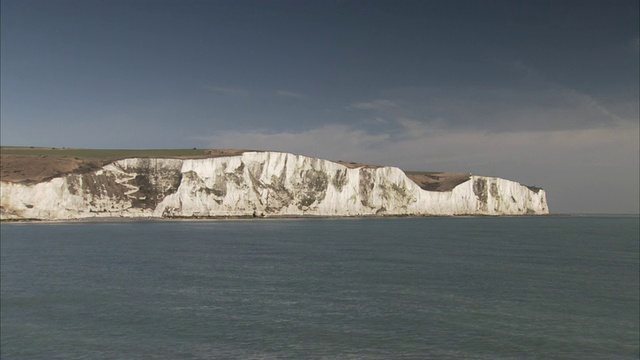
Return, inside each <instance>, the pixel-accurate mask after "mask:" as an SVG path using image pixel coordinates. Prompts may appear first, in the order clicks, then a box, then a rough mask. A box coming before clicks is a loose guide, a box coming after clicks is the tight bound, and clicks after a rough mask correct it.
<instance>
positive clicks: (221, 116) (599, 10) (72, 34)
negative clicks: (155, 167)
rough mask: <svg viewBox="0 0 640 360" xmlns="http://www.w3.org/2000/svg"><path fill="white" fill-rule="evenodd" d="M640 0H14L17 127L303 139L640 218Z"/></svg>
mask: <svg viewBox="0 0 640 360" xmlns="http://www.w3.org/2000/svg"><path fill="white" fill-rule="evenodd" d="M639 3H640V2H639V1H638V0H630V1H629V0H616V1H609V0H606V1H589V0H579V1H545V0H537V1H524V0H523V1H512V0H506V1H489V0H486V1H457V0H451V1H445V0H442V1H436V0H433V1H423V0H419V1H410V0H405V1H354V0H342V1H328V0H317V1H278V0H274V1H263V0H252V1H244V0H227V1H214V0H211V1H195V0H186V1H178V0H175V1H162V0H153V1H141V0H108V1H107V0H102V1H98V0H79V1H67V0H39V1H35V0H2V2H1V12H0V15H1V23H0V24H1V33H0V36H1V42H0V46H1V51H0V56H1V59H0V60H1V62H0V69H1V76H0V85H1V92H0V101H1V112H0V114H1V121H0V130H1V132H0V143H1V144H2V145H3V146H11V145H13V146H17V145H20V146H51V147H75V148H114V149H122V148H125V149H143V148H194V147H196V148H244V149H256V150H274V151H286V152H293V153H296V154H303V155H308V156H313V157H320V158H325V159H331V160H347V161H357V162H364V163H370V164H379V165H389V166H396V167H399V168H401V169H404V170H414V171H420V170H421V171H451V172H465V173H468V172H470V173H474V174H479V175H487V176H497V177H502V178H506V179H510V180H514V181H518V182H521V183H523V184H527V185H535V186H539V187H542V188H544V189H545V191H546V192H547V198H548V203H549V206H550V210H551V212H553V213H634V214H637V213H638V212H639V209H640V205H639V203H640V200H639V199H640V193H639V187H640V185H639V182H640V179H639V173H640V169H639V167H640V166H639V164H640V158H639V152H640V144H639V139H640V127H639V123H640V120H639V118H640V115H639V113H640V111H639V100H638V99H639V97H640V89H639V88H640V85H639V84H640V80H639V79H640V72H639V67H640V66H639V61H640V60H639V28H640V23H639V13H640V10H639Z"/></svg>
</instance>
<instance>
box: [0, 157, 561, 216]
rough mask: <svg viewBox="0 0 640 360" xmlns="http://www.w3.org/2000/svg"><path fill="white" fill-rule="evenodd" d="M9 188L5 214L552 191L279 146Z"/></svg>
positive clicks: (519, 200) (335, 207)
mask: <svg viewBox="0 0 640 360" xmlns="http://www.w3.org/2000/svg"><path fill="white" fill-rule="evenodd" d="M6 166H7V165H6V164H5V165H4V167H5V170H7V169H6ZM76 170H77V169H76ZM3 171H4V170H3ZM0 191H1V201H0V218H1V219H3V220H10V219H15V220H20V219H44V220H64V219H80V218H92V217H156V218H162V217H164V218H181V217H188V218H191V217H195V218H198V217H224V216H305V215H317V216H371V215H375V216H385V215H411V216H426V215H543V214H548V213H549V210H548V207H547V202H546V195H545V192H544V190H542V189H539V188H530V187H527V186H524V185H521V184H519V183H516V182H513V181H509V180H504V179H500V178H495V177H484V176H475V175H469V174H438V173H405V172H403V171H402V170H400V169H398V168H395V167H376V166H362V165H358V164H353V163H346V164H345V163H341V162H333V161H329V160H322V159H317V158H311V157H306V156H301V155H294V154H288V153H279V152H254V151H239V152H236V153H230V154H229V155H223V156H217V157H200V158H155V157H137V158H125V159H119V160H114V161H111V162H108V163H92V165H91V166H84V167H82V168H81V171H73V169H72V170H70V172H68V173H59V174H57V176H54V177H51V178H46V177H45V178H42V179H39V180H38V181H22V182H18V181H8V180H7V179H6V178H5V177H4V176H3V179H2V181H1V182H0Z"/></svg>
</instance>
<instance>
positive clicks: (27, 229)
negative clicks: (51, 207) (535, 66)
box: [0, 216, 640, 359]
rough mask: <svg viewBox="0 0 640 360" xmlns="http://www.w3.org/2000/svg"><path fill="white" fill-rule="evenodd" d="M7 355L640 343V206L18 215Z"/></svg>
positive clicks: (462, 349)
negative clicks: (611, 211)
mask: <svg viewBox="0 0 640 360" xmlns="http://www.w3.org/2000/svg"><path fill="white" fill-rule="evenodd" d="M0 231H1V232H0V235H1V283H0V284H1V318H0V320H1V329H0V330H1V331H0V337H1V344H0V345H1V347H0V355H1V358H2V359H638V356H639V341H640V340H639V336H640V334H639V326H640V325H639V322H640V319H639V316H640V314H639V302H640V294H639V281H640V279H639V276H640V275H639V271H640V270H639V261H640V260H639V246H640V243H639V236H640V235H639V234H640V229H639V218H638V217H637V216H631V217H571V216H568V217H506V218H492V217H479V218H475V217H469V218H385V219H304V220H302V219H291V220H221V221H203V222H196V221H167V222H160V221H157V222H135V221H134V222H120V223H118V222H113V223H54V224H37V223H29V224H8V223H4V224H2V226H1V227H0Z"/></svg>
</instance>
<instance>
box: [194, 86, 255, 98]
mask: <svg viewBox="0 0 640 360" xmlns="http://www.w3.org/2000/svg"><path fill="white" fill-rule="evenodd" d="M204 89H205V90H207V91H209V92H214V93H218V94H223V95H230V96H245V95H249V94H250V91H248V90H245V89H239V88H231V87H222V86H212V85H205V86H204Z"/></svg>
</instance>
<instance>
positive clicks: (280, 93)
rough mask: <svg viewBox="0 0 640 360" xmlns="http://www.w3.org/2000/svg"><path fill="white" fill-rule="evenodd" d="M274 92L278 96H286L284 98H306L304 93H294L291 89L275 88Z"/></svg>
mask: <svg viewBox="0 0 640 360" xmlns="http://www.w3.org/2000/svg"><path fill="white" fill-rule="evenodd" d="M275 93H276V95H278V96H282V97H286V98H292V99H304V98H306V96H305V95H303V94H300V93H296V92H292V91H284V90H277V91H276V92H275Z"/></svg>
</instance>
